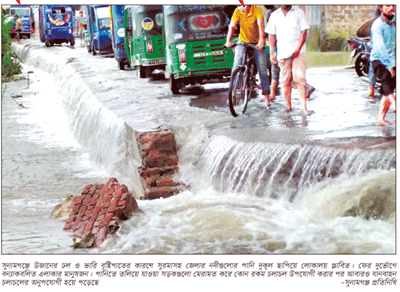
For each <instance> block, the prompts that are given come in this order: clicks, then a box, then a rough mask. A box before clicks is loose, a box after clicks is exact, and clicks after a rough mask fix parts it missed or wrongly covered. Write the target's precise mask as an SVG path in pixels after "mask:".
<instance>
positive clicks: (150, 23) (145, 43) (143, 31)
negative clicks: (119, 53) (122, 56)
mask: <svg viewBox="0 0 400 292" xmlns="http://www.w3.org/2000/svg"><path fill="white" fill-rule="evenodd" d="M125 45H126V54H127V55H128V59H129V63H130V65H131V67H132V68H136V69H137V72H138V75H139V77H140V78H146V77H149V76H150V75H151V74H152V72H153V71H154V70H156V69H159V70H164V69H165V42H164V37H163V35H162V6H161V5H139V6H127V7H126V8H125Z"/></svg>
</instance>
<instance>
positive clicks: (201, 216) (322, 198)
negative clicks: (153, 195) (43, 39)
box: [2, 60, 396, 254]
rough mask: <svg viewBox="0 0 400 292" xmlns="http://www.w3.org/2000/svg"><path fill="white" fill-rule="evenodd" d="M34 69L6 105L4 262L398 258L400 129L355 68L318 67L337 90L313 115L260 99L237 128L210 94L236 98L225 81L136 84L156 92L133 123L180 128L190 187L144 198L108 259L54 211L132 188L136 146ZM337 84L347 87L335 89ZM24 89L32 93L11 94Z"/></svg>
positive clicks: (94, 107) (327, 92) (106, 115)
mask: <svg viewBox="0 0 400 292" xmlns="http://www.w3.org/2000/svg"><path fill="white" fill-rule="evenodd" d="M108 61H112V62H113V63H112V64H114V65H115V63H114V62H115V61H113V60H106V62H108ZM116 67H117V66H116V65H115V68H116ZM24 70H25V74H27V72H28V71H33V72H34V73H31V74H29V76H30V85H29V88H26V89H23V90H21V87H22V86H23V87H26V86H27V82H26V81H21V82H18V84H17V85H13V84H9V85H8V88H7V89H6V93H5V94H3V98H2V252H3V254H54V253H57V254H68V253H88V252H89V253H107V254H110V253H111V254H122V253H123V254H269V253H277V254H343V253H348V254H367V253H369V254H393V253H395V232H396V227H395V182H396V178H395V167H396V152H395V148H394V147H386V146H385V145H387V144H390V143H391V142H393V139H394V138H393V137H394V135H395V129H394V127H385V128H378V127H375V126H374V123H375V120H376V113H377V109H378V106H379V104H378V103H376V104H372V103H370V102H369V101H368V100H367V98H365V96H361V95H360V94H358V95H357V94H355V93H356V92H358V91H359V90H360V89H361V88H364V89H362V90H364V91H365V92H366V91H367V85H366V84H365V83H364V82H362V81H361V80H359V79H358V78H353V79H351V78H349V76H353V75H355V72H354V71H351V72H346V71H345V70H342V71H340V70H339V71H334V70H331V69H326V68H325V69H324V70H325V71H326V73H324V74H325V75H324V76H323V77H321V72H322V71H321V70H323V69H310V70H309V71H308V72H309V73H308V74H309V76H310V77H309V81H311V83H312V84H313V85H315V86H316V87H317V84H326V85H324V86H323V87H322V88H319V87H318V93H316V94H315V96H314V97H313V98H312V99H311V100H310V101H309V109H311V110H313V111H315V113H314V114H312V115H311V116H307V117H302V116H301V115H298V114H297V112H296V111H295V113H294V114H293V115H284V114H282V109H283V108H284V102H283V100H282V99H283V98H282V96H279V97H278V99H279V100H277V101H276V102H275V103H274V104H273V105H272V107H271V109H270V110H269V111H267V112H266V111H264V110H263V104H262V103H260V102H259V101H258V100H257V99H255V100H252V101H251V104H250V107H249V111H248V113H247V115H246V116H244V117H240V118H238V119H234V118H232V117H231V116H230V115H229V112H228V109H227V106H226V103H225V101H224V100H222V101H221V100H218V99H216V100H213V98H214V97H208V95H211V94H210V92H217V94H215V96H217V97H218V96H224V95H226V94H227V91H226V85H214V87H213V86H211V85H210V86H205V89H203V91H202V92H201V93H200V94H199V95H196V96H195V95H193V94H192V95H191V94H183V95H182V96H170V94H169V93H167V90H168V85H167V83H165V82H163V81H162V82H161V81H160V82H157V81H151V82H153V83H152V84H149V82H150V81H140V80H139V81H133V82H143V84H147V86H155V87H154V88H156V89H155V92H153V95H151V94H149V96H146V100H145V101H144V100H143V97H142V96H141V94H140V93H141V92H139V94H138V95H130V96H129V98H130V100H129V106H130V107H134V108H137V110H136V111H135V110H132V108H129V109H128V110H129V111H130V112H131V114H130V115H129V118H127V119H129V123H130V124H133V125H135V123H136V125H140V126H143V125H147V126H149V125H150V124H153V123H154V124H160V125H166V126H168V127H170V128H172V129H173V130H174V132H175V135H176V139H177V143H178V147H179V149H178V150H179V157H180V163H181V165H180V172H181V173H180V178H181V180H182V181H183V182H184V183H186V184H187V185H188V186H189V189H188V190H186V191H184V192H182V193H180V194H179V195H177V196H173V197H170V198H168V199H160V200H153V201H143V200H138V205H139V208H140V209H141V210H142V211H143V213H142V214H140V215H134V216H133V217H132V218H131V219H130V220H128V221H126V222H124V223H123V224H122V226H121V229H120V230H119V231H118V233H117V236H115V237H112V238H110V239H109V240H107V241H106V242H105V243H104V244H103V246H102V248H101V249H98V250H89V251H85V250H73V249H72V247H71V245H72V238H71V236H70V235H69V234H68V233H65V232H64V231H63V230H62V229H63V226H64V222H59V221H55V220H50V219H49V217H50V213H51V211H52V209H53V208H54V207H55V205H56V204H58V203H60V202H61V201H63V200H64V198H65V197H66V195H67V194H72V195H79V194H80V192H81V191H82V190H83V188H84V186H85V185H87V184H91V183H105V182H106V181H107V180H108V178H109V177H112V176H113V177H116V178H117V179H118V181H119V182H120V183H124V184H126V185H127V186H128V187H129V189H130V190H132V189H134V182H133V179H132V173H133V172H135V168H134V165H132V163H131V162H130V159H129V158H130V155H131V153H130V152H129V149H130V148H129V146H128V147H125V148H124V147H122V146H121V145H127V144H129V143H130V141H129V139H130V138H131V137H129V135H126V134H124V133H126V124H125V123H124V122H122V119H121V118H120V117H117V116H114V115H113V114H112V113H110V112H108V111H107V110H105V109H104V108H102V107H101V106H99V105H98V104H97V103H98V102H96V101H92V100H91V99H90V97H88V96H85V95H79V96H78V97H76V96H73V94H71V93H69V94H65V95H64V94H61V93H60V94H57V93H56V92H60V90H59V89H58V87H57V86H56V82H55V81H54V80H53V77H52V76H50V75H48V74H47V73H44V72H43V71H40V70H39V69H36V68H32V67H29V66H25V69H24ZM133 73H134V72H123V73H121V74H133ZM332 76H335V78H336V81H337V82H338V83H336V84H339V85H337V86H334V85H332V83H331V82H328V81H327V80H330V79H332ZM321 78H324V79H321ZM349 79H350V81H349ZM151 82H150V83H151ZM324 82H325V83H324ZM44 84H46V86H44ZM64 86H65V85H64ZM218 86H219V87H218ZM140 88H142V87H140ZM149 88H151V87H148V88H147V89H141V90H143V91H144V90H147V91H148V89H149ZM213 88H215V89H213ZM3 90H4V85H3ZM14 91H15V92H16V93H15V94H22V97H20V98H12V97H11V95H13V92H14ZM74 91H75V92H76V93H78V89H77V88H74V87H73V86H71V88H70V89H69V92H74ZM139 91H140V89H139ZM21 92H22V93H21ZM333 92H335V93H337V94H333ZM15 94H14V95H15ZM74 98H75V99H74ZM76 98H79V99H80V100H79V104H78V103H77V102H76ZM207 98H209V99H208V105H209V106H204V104H207V100H206V101H204V100H205V99H207ZM297 100H298V98H297V97H296V95H294V97H293V101H294V107H297V109H299V105H298V103H297ZM17 103H19V104H21V105H22V106H19V105H18V104H17ZM339 104H340V106H339ZM188 105H191V106H188ZM119 106H120V107H122V106H121V105H120V104H119ZM146 107H147V108H146ZM150 108H154V111H149V110H148V109H150ZM165 109H168V111H167V110H165ZM331 109H332V110H331ZM146 110H147V111H146ZM93 112H95V113H93ZM346 112H351V114H346ZM89 113H91V114H89ZM121 116H122V115H121ZM388 118H389V119H393V114H388ZM90 119H93V120H90ZM124 119H125V118H124ZM146 123H147V124H146ZM96 124H100V127H99V128H101V129H103V130H104V132H102V131H99V130H98V129H97V127H98V126H96ZM82 125H85V126H84V127H83V126H82ZM110 132H111V134H110ZM385 136H386V138H388V139H387V140H382V141H381V142H376V143H374V144H373V145H368V143H369V142H370V141H374V139H378V138H382V137H385ZM350 137H351V138H353V137H356V138H357V142H355V144H356V147H354V145H349V144H351V143H348V142H349V138H350ZM100 138H101V139H100ZM389 138H390V139H389ZM124 139H125V140H124ZM98 140H101V141H102V142H101V145H99V144H96V143H98V142H95V141H98ZM376 145H378V146H379V147H377V146H376ZM124 149H125V150H124Z"/></svg>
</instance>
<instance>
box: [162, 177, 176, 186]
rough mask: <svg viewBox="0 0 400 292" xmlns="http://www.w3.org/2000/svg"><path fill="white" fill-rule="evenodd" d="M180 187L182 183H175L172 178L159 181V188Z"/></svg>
mask: <svg viewBox="0 0 400 292" xmlns="http://www.w3.org/2000/svg"><path fill="white" fill-rule="evenodd" d="M178 185H180V183H179V182H175V181H174V179H173V178H172V177H165V178H160V179H158V180H157V187H174V186H178Z"/></svg>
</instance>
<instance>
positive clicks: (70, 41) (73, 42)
mask: <svg viewBox="0 0 400 292" xmlns="http://www.w3.org/2000/svg"><path fill="white" fill-rule="evenodd" d="M69 43H70V45H71V46H72V47H73V46H75V38H72V39H70V40H69Z"/></svg>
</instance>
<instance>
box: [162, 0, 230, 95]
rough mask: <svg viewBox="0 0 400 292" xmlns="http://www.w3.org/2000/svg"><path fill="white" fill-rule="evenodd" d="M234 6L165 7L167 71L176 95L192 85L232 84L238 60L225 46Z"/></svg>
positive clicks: (172, 89)
mask: <svg viewBox="0 0 400 292" xmlns="http://www.w3.org/2000/svg"><path fill="white" fill-rule="evenodd" d="M230 6H231V5H171V6H164V10H163V19H164V34H165V43H166V61H167V68H166V71H167V74H168V73H169V74H170V87H171V91H172V92H173V93H174V94H177V93H179V90H180V89H181V88H183V87H184V86H185V85H189V84H204V83H211V82H227V81H229V78H230V75H231V69H232V66H233V59H234V57H233V52H232V49H231V48H229V49H226V48H225V47H224V45H225V43H226V35H227V33H228V27H229V22H230V18H231V15H232V12H233V11H232V9H231V8H232V7H230Z"/></svg>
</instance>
